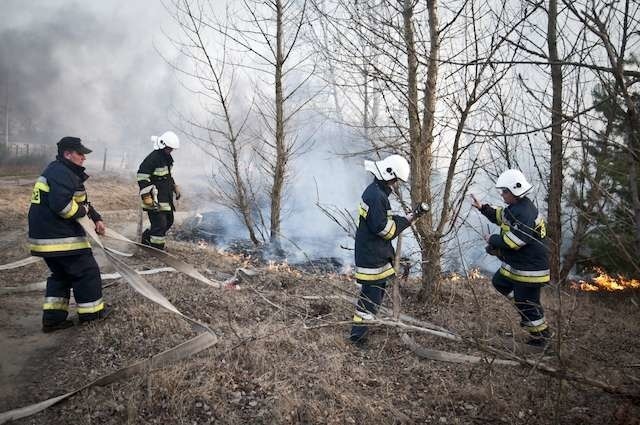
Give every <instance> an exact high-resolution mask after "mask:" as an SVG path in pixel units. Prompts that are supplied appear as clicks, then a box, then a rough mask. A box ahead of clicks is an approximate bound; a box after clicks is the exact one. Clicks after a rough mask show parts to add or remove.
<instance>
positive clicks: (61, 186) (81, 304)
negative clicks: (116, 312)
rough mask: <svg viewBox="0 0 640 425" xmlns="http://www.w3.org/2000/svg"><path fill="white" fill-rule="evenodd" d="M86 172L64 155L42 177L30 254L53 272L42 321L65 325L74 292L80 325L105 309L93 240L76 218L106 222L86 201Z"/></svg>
mask: <svg viewBox="0 0 640 425" xmlns="http://www.w3.org/2000/svg"><path fill="white" fill-rule="evenodd" d="M84 170H85V169H84V167H81V166H78V165H76V164H74V163H72V162H71V161H68V160H67V159H65V158H62V157H61V156H58V157H57V159H56V160H55V161H53V162H52V163H50V164H49V165H48V166H47V168H46V169H45V170H44V171H43V172H42V175H41V176H40V177H38V180H37V181H36V183H35V185H34V187H33V192H32V195H31V207H30V208H29V248H30V250H31V255H35V256H39V257H44V260H45V262H46V263H47V266H49V269H50V270H51V276H50V277H49V278H48V279H47V289H46V294H45V300H44V304H43V322H44V323H47V324H55V323H59V322H63V321H64V320H66V318H67V315H68V311H69V297H70V290H71V288H72V287H73V294H74V298H75V300H76V303H77V306H78V317H79V318H80V320H81V321H89V320H94V319H96V318H98V317H99V313H100V312H101V311H102V310H103V309H104V303H103V301H102V280H101V278H100V270H99V268H98V264H97V263H96V261H95V259H94V258H93V254H92V253H91V246H90V245H89V240H88V238H87V236H86V234H85V232H84V229H83V228H82V226H81V225H80V224H79V223H78V222H77V221H76V219H77V218H80V217H83V216H84V215H87V214H88V215H89V218H91V219H92V220H93V221H94V222H95V221H99V220H101V217H100V214H98V213H97V212H96V211H95V209H93V207H91V205H90V204H89V203H88V201H87V193H86V190H85V187H84V182H85V180H86V179H87V178H88V177H89V176H87V174H85V172H84Z"/></svg>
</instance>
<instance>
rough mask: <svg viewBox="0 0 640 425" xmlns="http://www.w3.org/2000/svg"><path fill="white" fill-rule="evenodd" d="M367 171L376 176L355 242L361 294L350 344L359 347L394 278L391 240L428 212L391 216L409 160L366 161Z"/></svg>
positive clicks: (364, 200)
mask: <svg viewBox="0 0 640 425" xmlns="http://www.w3.org/2000/svg"><path fill="white" fill-rule="evenodd" d="M365 169H366V170H367V171H370V172H371V173H372V174H373V175H374V180H373V182H372V183H371V184H370V185H369V186H368V187H367V188H366V189H365V191H364V192H363V194H362V200H361V202H360V206H359V222H358V230H357V231H356V240H355V263H356V270H355V277H356V281H357V282H358V283H359V284H360V285H361V290H360V297H359V299H358V304H357V306H356V311H355V314H354V316H353V326H352V328H351V335H350V340H351V342H353V343H356V344H358V345H362V344H363V343H364V342H365V341H366V338H367V326H366V324H365V323H364V321H365V320H372V319H374V316H375V314H376V313H377V311H378V307H379V306H380V304H381V303H382V299H383V298H384V292H385V288H386V286H387V281H388V280H389V279H390V278H391V277H392V276H393V275H394V274H395V270H394V268H393V259H394V256H395V253H394V249H393V245H392V244H391V241H392V239H394V238H395V237H396V236H398V235H399V234H400V232H402V231H403V230H404V229H406V228H407V227H409V226H410V224H411V222H412V221H413V220H415V219H416V218H418V216H420V215H421V214H422V213H424V212H425V211H426V206H425V204H420V206H418V208H416V210H415V211H414V212H413V213H411V214H409V215H408V216H407V217H404V216H399V215H392V214H391V204H390V203H389V194H390V193H391V191H392V188H393V187H394V186H395V185H396V184H397V183H398V180H401V181H403V182H406V181H407V180H408V179H409V170H410V169H409V163H408V162H407V160H406V159H404V158H403V157H401V156H400V155H391V156H389V157H387V158H385V159H383V160H381V161H375V162H374V161H365Z"/></svg>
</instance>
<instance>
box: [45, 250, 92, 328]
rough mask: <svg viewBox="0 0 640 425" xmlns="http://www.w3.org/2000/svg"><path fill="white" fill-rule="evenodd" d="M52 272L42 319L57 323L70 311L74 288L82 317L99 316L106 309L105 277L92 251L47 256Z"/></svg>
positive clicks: (90, 318)
mask: <svg viewBox="0 0 640 425" xmlns="http://www.w3.org/2000/svg"><path fill="white" fill-rule="evenodd" d="M44 261H45V262H46V263H47V266H48V267H49V270H51V276H49V278H48V279H47V289H46V292H45V298H44V304H43V306H42V309H43V314H42V321H43V323H46V324H49V325H51V324H56V323H59V322H63V321H64V320H66V318H67V316H68V314H69V298H70V295H71V289H72V288H73V297H74V298H75V300H76V304H77V310H78V318H79V319H80V321H81V322H85V321H90V320H95V319H97V318H98V315H99V312H100V311H101V310H103V309H104V303H103V301H102V279H101V278H100V269H99V268H98V263H96V260H95V258H93V254H92V253H91V252H86V253H82V254H77V255H67V256H63V257H45V259H44Z"/></svg>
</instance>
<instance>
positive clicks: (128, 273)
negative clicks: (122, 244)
mask: <svg viewBox="0 0 640 425" xmlns="http://www.w3.org/2000/svg"><path fill="white" fill-rule="evenodd" d="M78 221H79V222H80V224H81V225H82V227H83V228H84V230H85V232H86V233H87V234H88V235H90V236H91V238H92V239H93V240H94V241H95V242H96V244H97V245H98V247H99V249H101V250H102V251H103V252H104V254H105V256H106V257H107V259H108V260H109V261H110V262H111V264H112V265H113V267H114V268H115V269H116V270H117V271H118V273H119V274H120V276H122V277H123V278H124V279H125V280H126V282H127V283H128V284H129V285H130V286H131V287H132V288H133V289H134V290H135V291H136V292H138V293H139V294H140V295H142V296H144V297H145V298H147V299H149V300H150V301H152V302H154V303H156V304H158V305H159V306H161V307H162V308H164V309H165V310H168V311H170V312H172V313H174V314H177V315H178V316H180V317H182V318H183V319H185V320H186V321H187V322H189V323H191V325H192V326H193V327H194V328H196V329H200V330H201V331H203V332H202V333H200V334H199V335H198V336H196V337H194V338H192V339H190V340H188V341H186V342H184V343H182V344H180V345H177V346H175V347H173V348H170V349H168V350H166V351H163V352H161V353H159V354H156V355H155V356H153V357H151V358H149V359H147V360H143V361H140V362H137V363H134V364H132V365H129V366H126V367H124V368H122V369H119V370H117V371H115V372H113V373H110V374H107V375H104V376H102V377H100V378H98V379H96V380H95V381H93V382H91V383H89V384H87V385H85V386H83V387H81V388H78V389H76V390H73V391H70V392H68V393H66V394H63V395H60V396H57V397H53V398H50V399H48V400H45V401H42V402H40V403H36V404H32V405H30V406H26V407H22V408H18V409H14V410H10V411H8V412H4V413H0V424H3V423H5V422H7V421H11V420H16V419H20V418H25V417H27V416H31V415H33V414H35V413H38V412H41V411H43V410H45V409H47V408H49V407H51V406H53V405H55V404H57V403H59V402H61V401H63V400H66V399H68V398H70V397H72V396H74V395H75V394H77V393H79V392H80V391H82V390H85V389H87V388H89V387H92V386H96V385H98V386H103V385H107V384H110V383H112V382H115V381H118V380H121V379H124V378H127V377H130V376H133V375H135V374H138V373H141V372H145V371H149V370H152V369H157V368H160V367H162V366H164V365H166V364H168V363H172V362H175V361H178V360H181V359H185V358H188V357H191V356H193V355H194V354H197V353H199V352H200V351H202V350H205V349H207V348H208V347H211V346H212V345H214V344H215V343H216V342H217V340H218V337H217V336H216V335H215V333H214V332H213V331H212V330H211V329H210V328H209V327H208V326H207V325H206V324H204V323H202V322H199V321H198V320H195V319H193V318H191V317H189V316H186V315H184V314H183V313H181V312H180V311H179V310H178V309H177V308H176V307H175V306H174V305H173V304H172V303H171V302H170V301H169V300H168V299H167V298H166V297H165V296H164V295H162V293H160V291H158V290H157V289H156V288H155V287H153V286H151V285H150V284H149V283H148V282H147V281H146V280H145V279H144V278H143V277H142V276H141V275H140V274H139V273H137V272H136V271H135V270H133V269H132V268H131V267H130V266H128V265H127V264H126V263H125V262H123V261H122V260H121V259H119V258H117V257H116V255H115V254H114V253H113V252H112V250H110V249H105V246H104V245H103V243H102V241H101V240H100V238H99V236H98V235H97V234H96V233H95V230H94V228H93V225H92V223H91V222H90V221H89V219H88V218H86V217H82V218H81V219H79V220H78ZM109 236H110V237H114V238H116V239H120V240H122V241H126V242H128V243H131V244H135V245H139V246H143V247H144V248H145V249H146V250H147V252H150V253H152V255H154V256H155V257H157V258H159V259H161V260H162V261H164V262H165V263H167V264H169V265H171V267H173V268H175V269H176V270H178V271H181V272H183V273H185V274H187V275H189V276H191V277H193V278H195V279H197V280H199V281H201V282H204V283H206V284H207V285H209V286H212V287H215V288H221V287H222V286H223V285H222V284H221V283H219V282H213V281H211V280H209V279H207V278H206V277H204V276H203V275H202V274H200V273H199V272H198V271H197V270H196V269H195V268H194V267H193V266H191V265H189V264H186V263H184V262H183V261H181V260H179V259H178V258H176V257H174V256H172V255H170V254H168V253H166V252H164V251H160V250H157V249H155V248H151V247H146V246H144V245H140V244H137V243H135V242H133V241H130V240H129V239H127V238H125V237H124V236H122V235H119V234H118V233H116V232H114V231H111V232H109ZM27 260H30V259H27ZM30 261H31V262H33V261H32V260H30Z"/></svg>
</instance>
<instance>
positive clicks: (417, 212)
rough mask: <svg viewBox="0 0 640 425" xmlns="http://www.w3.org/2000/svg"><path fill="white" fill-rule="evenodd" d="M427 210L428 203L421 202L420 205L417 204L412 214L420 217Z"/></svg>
mask: <svg viewBox="0 0 640 425" xmlns="http://www.w3.org/2000/svg"><path fill="white" fill-rule="evenodd" d="M427 211H429V205H427V203H426V202H420V203H419V204H418V205H416V207H415V208H414V209H413V211H412V212H411V214H413V216H414V217H415V218H418V217H420V216H422V215H424V214H425V213H426V212H427Z"/></svg>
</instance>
